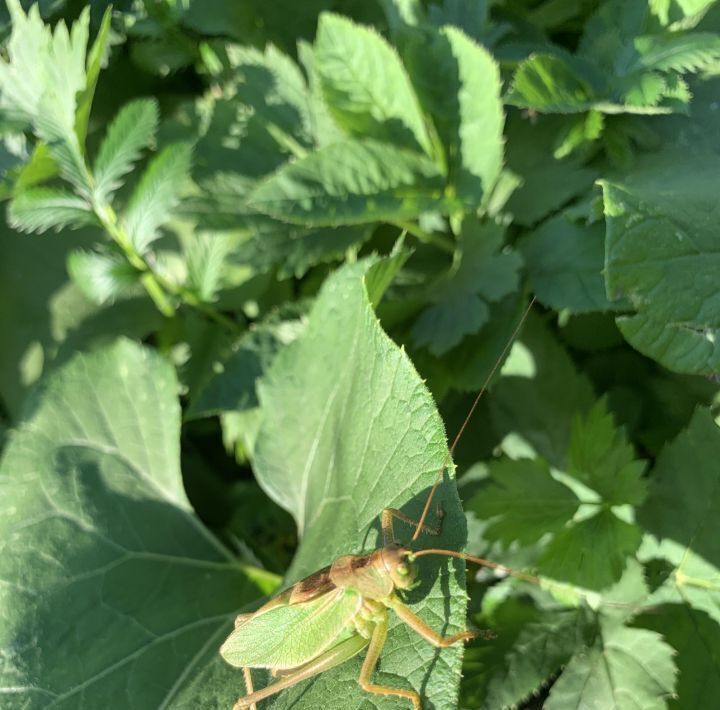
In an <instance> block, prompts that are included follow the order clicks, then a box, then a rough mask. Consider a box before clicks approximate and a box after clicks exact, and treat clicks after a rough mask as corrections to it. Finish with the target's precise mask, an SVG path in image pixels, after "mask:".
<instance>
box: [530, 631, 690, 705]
mask: <svg viewBox="0 0 720 710" xmlns="http://www.w3.org/2000/svg"><path fill="white" fill-rule="evenodd" d="M676 672H677V671H676V669H675V665H674V663H673V649H672V648H671V647H670V646H668V645H667V644H666V643H665V642H664V641H663V640H662V636H660V634H658V633H655V632H654V631H647V630H646V629H631V628H628V627H626V626H622V625H620V624H618V623H617V622H615V621H608V620H604V621H602V622H601V623H600V625H599V626H598V629H597V635H596V637H595V639H593V641H592V643H591V644H590V645H589V647H588V648H585V649H582V651H579V652H578V653H576V654H575V656H574V657H573V658H572V659H571V661H570V663H568V665H567V667H566V668H565V670H564V671H563V673H562V675H561V677H560V678H559V679H558V681H557V682H556V683H555V684H554V685H553V687H552V690H551V691H550V697H549V698H548V701H547V702H546V703H545V705H544V707H545V708H547V709H548V710H566V708H571V707H574V708H615V709H616V710H637V708H643V709H644V710H663V709H664V708H665V707H667V706H666V702H667V700H668V699H669V698H670V697H671V696H672V694H673V690H674V688H675V674H676Z"/></svg>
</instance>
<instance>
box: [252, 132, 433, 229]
mask: <svg viewBox="0 0 720 710" xmlns="http://www.w3.org/2000/svg"><path fill="white" fill-rule="evenodd" d="M443 185H444V182H443V178H442V176H441V174H440V172H439V171H438V169H437V167H436V166H435V165H434V164H433V163H432V162H431V161H430V160H429V159H427V158H424V157H423V156H421V155H419V154H417V153H411V152H409V151H407V150H402V149H400V148H396V147H394V146H391V145H387V144H383V143H377V142H374V141H364V142H362V143H360V142H358V141H352V140H348V141H341V142H339V143H333V144H331V145H328V146H325V147H323V148H321V149H320V150H318V151H316V152H314V153H310V154H309V155H308V156H306V157H305V158H301V159H300V160H296V161H294V162H290V163H287V164H286V165H284V166H283V167H282V168H280V169H279V170H278V171H277V172H276V173H273V174H272V175H271V176H270V177H269V178H268V179H267V180H265V181H263V182H262V183H260V185H259V186H258V188H257V189H256V190H255V191H254V192H253V193H252V195H251V197H250V205H251V206H252V207H254V208H255V209H257V210H259V211H260V212H264V213H265V214H269V215H271V216H272V217H277V218H278V219H282V220H285V221H288V222H294V223H296V224H306V225H310V226H324V227H332V226H335V225H339V224H361V223H363V222H374V221H377V220H388V221H392V220H404V219H412V218H413V217H417V216H418V215H419V214H421V213H422V212H425V211H427V210H431V209H437V208H438V203H439V201H440V200H442V197H443Z"/></svg>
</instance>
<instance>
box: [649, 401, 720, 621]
mask: <svg viewBox="0 0 720 710" xmlns="http://www.w3.org/2000/svg"><path fill="white" fill-rule="evenodd" d="M718 457H720V430H719V429H718V426H717V424H716V423H715V422H714V421H713V419H712V417H711V416H710V414H709V413H708V411H707V410H706V409H698V410H697V411H696V412H695V415H694V416H693V418H692V421H691V422H690V425H689V426H688V428H687V429H686V430H685V431H684V432H682V433H681V434H680V435H679V436H678V437H677V438H676V439H675V441H673V442H671V443H670V444H668V445H667V446H666V447H665V448H664V449H663V450H662V452H661V454H660V457H659V458H658V462H657V465H656V467H655V470H654V471H653V476H652V478H651V482H650V492H649V495H648V499H647V501H646V503H645V505H644V506H643V507H642V508H641V510H640V511H639V522H640V524H641V525H642V526H643V527H644V528H645V530H647V532H648V533H649V537H648V539H647V540H646V541H645V543H644V545H643V547H642V549H641V555H642V558H643V559H644V560H645V561H650V560H659V561H664V562H665V566H667V565H668V563H669V568H668V569H667V570H666V574H665V575H664V581H663V584H662V585H660V586H659V587H658V590H657V591H656V595H657V598H658V600H659V601H672V602H675V603H684V604H690V605H691V606H693V607H695V608H696V609H700V610H702V611H704V612H706V613H707V614H708V615H710V616H711V617H712V618H713V619H714V620H715V621H716V622H720V538H719V537H718V535H717V520H718V515H720V471H718V466H717V462H718V460H720V459H719V458H718Z"/></svg>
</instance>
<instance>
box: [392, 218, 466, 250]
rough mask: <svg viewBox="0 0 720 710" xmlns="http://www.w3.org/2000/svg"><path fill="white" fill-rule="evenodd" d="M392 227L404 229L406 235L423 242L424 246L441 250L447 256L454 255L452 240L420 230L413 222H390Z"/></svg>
mask: <svg viewBox="0 0 720 710" xmlns="http://www.w3.org/2000/svg"><path fill="white" fill-rule="evenodd" d="M392 224H393V225H395V226H396V227H398V228H399V229H404V230H405V231H406V232H407V233H408V234H412V235H413V237H415V238H416V239H418V240H419V241H421V242H423V243H424V244H430V245H432V246H434V247H437V248H438V249H442V250H443V251H445V252H447V253H448V254H454V253H455V242H453V240H452V239H449V238H448V237H446V236H444V235H442V234H433V233H432V232H426V231H425V230H424V229H421V228H420V227H419V226H418V225H417V224H414V223H413V222H400V221H397V222H392Z"/></svg>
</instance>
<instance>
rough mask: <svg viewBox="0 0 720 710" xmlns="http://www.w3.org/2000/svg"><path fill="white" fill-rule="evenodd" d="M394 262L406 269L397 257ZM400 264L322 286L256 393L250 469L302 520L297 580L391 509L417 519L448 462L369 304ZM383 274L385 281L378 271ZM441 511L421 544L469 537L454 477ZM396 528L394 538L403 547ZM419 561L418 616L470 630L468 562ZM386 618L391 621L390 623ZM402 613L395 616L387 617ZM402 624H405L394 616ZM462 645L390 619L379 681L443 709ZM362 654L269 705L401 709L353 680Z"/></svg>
mask: <svg viewBox="0 0 720 710" xmlns="http://www.w3.org/2000/svg"><path fill="white" fill-rule="evenodd" d="M397 263H400V262H397ZM394 268H397V266H393V263H392V262H390V263H387V262H380V263H379V264H376V265H375V266H371V265H370V262H368V261H364V262H360V263H358V264H355V265H350V266H346V267H344V268H343V269H341V270H340V271H338V272H336V273H335V274H334V275H333V276H331V277H330V278H329V279H328V281H327V282H326V283H325V285H324V287H323V289H322V291H321V293H320V295H319V297H318V299H317V301H316V304H315V306H314V308H313V310H312V312H311V315H310V318H309V322H308V325H307V330H306V331H305V333H304V335H303V336H302V337H301V338H300V339H299V340H298V341H297V342H296V343H294V344H292V345H290V346H288V347H286V348H285V349H284V350H282V351H281V352H280V354H279V355H278V357H277V359H276V360H275V363H274V364H273V367H272V368H271V370H270V372H269V373H268V375H267V376H266V379H265V381H264V383H263V384H262V385H261V387H260V402H261V406H262V415H263V421H262V426H261V430H260V433H259V435H258V439H257V442H256V446H255V460H254V468H255V472H256V475H257V477H258V480H259V481H260V483H261V485H262V486H263V487H264V488H265V490H266V491H267V492H268V493H269V494H270V495H271V496H272V497H273V498H274V499H275V500H276V501H277V502H278V503H280V504H281V505H282V506H283V507H285V508H286V509H287V510H289V511H290V512H291V513H292V514H293V516H294V517H295V519H296V521H297V523H298V527H299V529H300V532H301V535H302V543H301V545H300V549H299V551H298V554H297V557H296V559H295V561H294V563H293V566H292V568H291V569H290V571H289V573H288V578H289V579H290V580H295V579H297V578H298V577H301V576H303V575H306V574H308V573H310V572H313V571H315V570H317V569H319V568H320V567H322V566H323V565H326V564H328V563H330V562H332V561H333V559H335V558H336V557H337V556H339V555H341V554H347V553H353V552H355V553H357V552H360V551H361V550H370V549H372V548H374V547H375V545H376V544H377V543H378V516H379V514H380V512H381V511H382V509H383V508H384V507H388V506H392V507H397V508H401V509H402V510H403V511H404V512H405V513H406V514H408V515H410V516H411V517H417V516H418V515H419V513H420V511H421V508H422V506H423V504H424V503H425V499H426V496H427V492H428V487H429V486H430V485H431V484H432V482H433V480H434V477H435V474H436V472H437V471H438V469H439V468H440V467H441V465H442V463H443V460H444V458H445V456H446V454H447V447H446V443H445V435H444V431H443V426H442V422H441V420H440V417H439V415H438V413H437V410H436V409H435V406H434V404H433V401H432V398H431V396H430V393H429V392H428V390H427V388H426V387H425V385H424V384H423V383H422V381H421V380H420V377H419V376H418V374H417V372H416V371H415V369H414V368H413V366H412V364H411V363H410V361H409V359H408V358H407V356H406V355H405V354H404V352H403V351H402V350H400V349H399V348H397V346H395V345H394V344H393V343H392V342H391V341H390V339H389V338H388V337H387V336H386V335H385V334H384V333H383V331H382V330H381V329H380V327H379V325H378V322H377V320H376V318H375V315H374V313H373V311H372V309H371V307H370V302H371V301H375V300H376V299H377V297H378V296H379V292H380V290H381V289H382V287H383V286H384V285H385V284H386V283H387V277H388V269H390V273H392V270H393V269H394ZM383 272H384V273H383ZM438 501H439V502H441V503H442V505H443V507H444V510H445V513H446V517H445V526H444V532H443V535H442V537H441V538H440V539H439V540H437V539H435V538H430V539H428V538H421V543H420V544H421V546H422V545H427V544H428V543H430V542H432V544H433V545H435V544H438V545H440V546H449V547H451V548H455V549H457V548H458V547H459V546H461V545H462V544H463V542H464V536H465V519H464V516H463V514H462V510H461V508H460V502H459V499H458V497H457V492H456V490H455V486H454V483H453V482H452V480H449V481H447V482H446V483H445V485H443V486H442V487H441V489H440V490H439V492H438ZM411 533H412V530H411V529H410V528H408V527H407V526H405V525H403V524H402V523H398V524H397V525H396V535H397V536H398V537H399V538H400V539H401V540H404V541H408V540H409V538H410V536H411ZM424 562H425V561H424V560H423V565H422V586H421V587H420V589H419V590H418V591H417V592H416V593H413V594H412V595H411V596H410V602H411V606H412V608H413V610H414V611H415V612H417V613H418V614H419V615H420V616H421V617H423V618H424V619H425V620H426V621H427V622H428V623H429V624H430V625H431V626H432V627H433V628H436V629H438V630H440V631H442V633H449V632H450V631H451V629H455V628H458V627H462V626H463V617H464V610H465V593H464V577H463V575H462V568H461V567H460V566H456V565H450V566H448V565H447V564H446V563H443V564H441V565H440V566H439V567H438V566H435V565H433V563H432V562H429V563H428V564H427V565H426V564H424ZM391 616H392V615H391ZM393 618H394V617H393ZM394 621H395V622H397V620H396V619H395V620H394ZM461 654H462V649H461V648H459V647H457V646H456V647H452V648H449V649H446V650H443V651H441V652H438V651H437V650H436V649H434V648H432V647H431V646H429V645H428V644H427V642H426V641H424V640H423V639H422V638H420V637H419V636H418V635H417V634H416V633H414V632H413V631H411V630H410V629H408V628H407V627H406V626H404V625H403V624H401V623H394V624H393V627H392V630H391V632H390V637H389V640H388V642H387V645H386V647H385V651H384V653H383V655H382V660H381V665H380V671H379V672H378V673H376V674H375V678H376V680H377V682H380V683H386V684H389V685H392V686H398V687H405V688H407V687H412V688H415V689H416V690H417V691H418V692H419V693H420V694H421V695H422V696H423V697H424V698H425V699H426V700H429V701H430V702H432V703H434V705H435V707H451V706H452V705H453V703H454V699H455V698H456V697H457V692H458V682H459V668H460V657H461ZM361 662H362V659H361V658H356V659H353V660H352V661H349V662H348V663H346V664H343V665H342V666H341V667H339V668H337V669H335V670H333V671H330V672H328V673H325V674H324V675H323V677H322V678H321V679H318V680H317V681H315V682H312V681H311V682H310V683H304V684H302V685H300V686H299V687H297V688H294V689H292V690H290V691H286V692H285V693H283V694H282V695H281V696H280V698H278V699H277V700H276V701H275V704H274V705H273V707H279V708H280V707H281V708H286V707H287V708H289V707H293V708H300V707H307V708H317V707H333V708H338V709H339V710H340V709H342V708H356V707H358V706H360V705H361V704H362V703H363V702H364V703H365V704H367V705H369V706H371V707H395V706H396V703H394V702H392V701H390V700H385V699H383V698H381V697H379V696H369V695H367V694H365V693H363V691H362V690H361V689H360V688H359V686H358V685H357V683H356V680H357V677H358V673H359V669H360V664H361Z"/></svg>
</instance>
